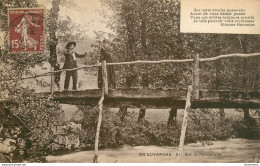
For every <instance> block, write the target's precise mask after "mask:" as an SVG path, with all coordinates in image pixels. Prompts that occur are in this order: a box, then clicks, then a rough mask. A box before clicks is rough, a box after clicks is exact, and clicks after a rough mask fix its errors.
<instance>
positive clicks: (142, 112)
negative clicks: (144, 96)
mask: <svg viewBox="0 0 260 166" xmlns="http://www.w3.org/2000/svg"><path fill="white" fill-rule="evenodd" d="M145 112H146V109H143V108H142V109H140V111H139V117H138V122H139V123H144V118H145Z"/></svg>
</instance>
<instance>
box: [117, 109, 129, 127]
mask: <svg viewBox="0 0 260 166" xmlns="http://www.w3.org/2000/svg"><path fill="white" fill-rule="evenodd" d="M126 114H127V107H124V106H121V107H119V111H118V113H117V116H118V117H119V119H120V121H121V123H123V122H124V119H125V117H126Z"/></svg>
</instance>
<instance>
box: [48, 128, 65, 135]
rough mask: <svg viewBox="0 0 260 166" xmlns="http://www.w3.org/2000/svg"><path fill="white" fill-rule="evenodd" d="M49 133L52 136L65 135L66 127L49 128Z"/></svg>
mask: <svg viewBox="0 0 260 166" xmlns="http://www.w3.org/2000/svg"><path fill="white" fill-rule="evenodd" d="M51 131H52V132H53V134H54V135H58V134H66V131H67V126H51Z"/></svg>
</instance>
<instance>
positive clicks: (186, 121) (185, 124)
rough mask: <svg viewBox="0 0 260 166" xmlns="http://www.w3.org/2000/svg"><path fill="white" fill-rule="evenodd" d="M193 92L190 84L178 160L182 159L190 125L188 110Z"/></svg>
mask: <svg viewBox="0 0 260 166" xmlns="http://www.w3.org/2000/svg"><path fill="white" fill-rule="evenodd" d="M191 94H192V86H189V87H188V93H187V98H186V104H185V110H184V116H183V121H182V127H181V137H180V143H179V150H180V156H179V158H178V161H179V160H180V159H181V156H182V151H183V146H184V140H185V134H186V129H187V125H188V111H189V110H190V106H191Z"/></svg>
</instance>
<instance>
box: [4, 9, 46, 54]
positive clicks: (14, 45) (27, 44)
mask: <svg viewBox="0 0 260 166" xmlns="http://www.w3.org/2000/svg"><path fill="white" fill-rule="evenodd" d="M8 16H9V50H10V52H11V53H19V52H42V51H44V9H35V8H29V9H9V10H8Z"/></svg>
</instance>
